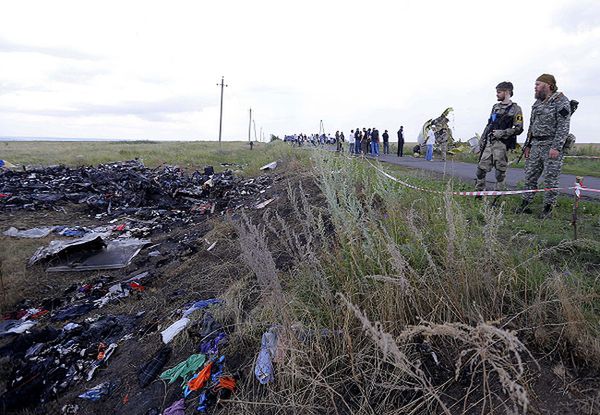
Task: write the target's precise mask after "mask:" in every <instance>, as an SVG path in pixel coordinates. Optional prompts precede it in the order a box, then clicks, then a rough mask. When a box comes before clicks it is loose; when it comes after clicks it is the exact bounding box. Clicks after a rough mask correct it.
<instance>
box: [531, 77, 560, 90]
mask: <svg viewBox="0 0 600 415" xmlns="http://www.w3.org/2000/svg"><path fill="white" fill-rule="evenodd" d="M536 81H540V82H544V83H545V84H548V85H550V89H552V90H553V91H556V78H554V75H550V74H548V73H544V74H541V75H540V76H538V78H537V79H536Z"/></svg>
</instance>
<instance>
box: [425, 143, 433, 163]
mask: <svg viewBox="0 0 600 415" xmlns="http://www.w3.org/2000/svg"><path fill="white" fill-rule="evenodd" d="M425 160H427V161H431V160H433V144H427V154H425Z"/></svg>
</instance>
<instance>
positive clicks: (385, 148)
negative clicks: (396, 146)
mask: <svg viewBox="0 0 600 415" xmlns="http://www.w3.org/2000/svg"><path fill="white" fill-rule="evenodd" d="M381 138H383V154H390V135H389V134H388V131H387V130H385V131H384V132H383V134H382V135H381Z"/></svg>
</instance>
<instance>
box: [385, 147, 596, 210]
mask: <svg viewBox="0 0 600 415" xmlns="http://www.w3.org/2000/svg"><path fill="white" fill-rule="evenodd" d="M377 158H378V159H379V160H380V161H383V162H386V163H392V164H397V165H400V166H406V167H410V168H415V169H422V170H429V171H433V172H436V173H440V174H446V175H451V176H454V177H457V178H459V179H461V180H463V181H465V182H467V183H471V184H473V187H475V171H476V165H475V164H471V163H463V162H460V161H452V160H450V159H448V161H447V162H445V163H443V162H442V161H439V160H433V161H426V160H424V159H422V158H415V157H412V156H405V157H396V156H395V155H381V156H380V157H377ZM505 181H506V185H507V187H509V188H511V189H513V188H517V184H519V182H521V183H520V184H521V185H522V184H523V183H524V181H525V173H524V172H523V169H521V168H509V169H508V171H507V172H506V179H505ZM495 183H496V178H495V176H494V170H492V171H491V172H489V173H488V175H487V186H486V188H487V189H488V190H493V189H494V184H495ZM574 183H575V176H574V175H572V174H561V176H560V186H559V187H571V186H573V184H574ZM583 185H584V186H586V187H590V188H593V189H600V178H598V177H589V176H586V177H585V178H584V180H583ZM541 186H543V181H542V182H541V183H540V187H541ZM561 193H566V194H570V195H573V190H564V191H561ZM582 195H583V196H584V197H585V198H586V199H588V198H589V199H595V200H600V193H595V192H583V193H582Z"/></svg>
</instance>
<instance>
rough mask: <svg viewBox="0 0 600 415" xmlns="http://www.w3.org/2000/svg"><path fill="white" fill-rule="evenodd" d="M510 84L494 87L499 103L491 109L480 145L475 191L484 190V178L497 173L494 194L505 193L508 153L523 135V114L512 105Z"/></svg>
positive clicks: (516, 106)
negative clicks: (492, 171) (498, 191)
mask: <svg viewBox="0 0 600 415" xmlns="http://www.w3.org/2000/svg"><path fill="white" fill-rule="evenodd" d="M512 96H513V84H512V83H511V82H500V83H499V84H498V86H496V98H497V99H498V101H499V102H497V103H496V104H494V106H493V107H492V113H491V115H490V118H489V120H488V123H487V125H486V127H485V130H483V134H482V135H481V139H480V141H479V148H480V149H481V153H480V156H479V164H478V165H477V182H476V185H475V190H478V191H481V190H484V189H485V176H486V174H487V173H489V172H490V171H491V170H492V167H493V168H495V169H496V190H501V189H504V187H505V186H504V178H505V177H506V169H507V168H508V154H507V153H508V150H510V149H514V148H515V145H516V143H517V136H518V135H519V134H521V133H522V132H523V111H522V110H521V107H519V106H518V105H517V104H516V103H514V102H512V101H511V99H510V98H511V97H512Z"/></svg>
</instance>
